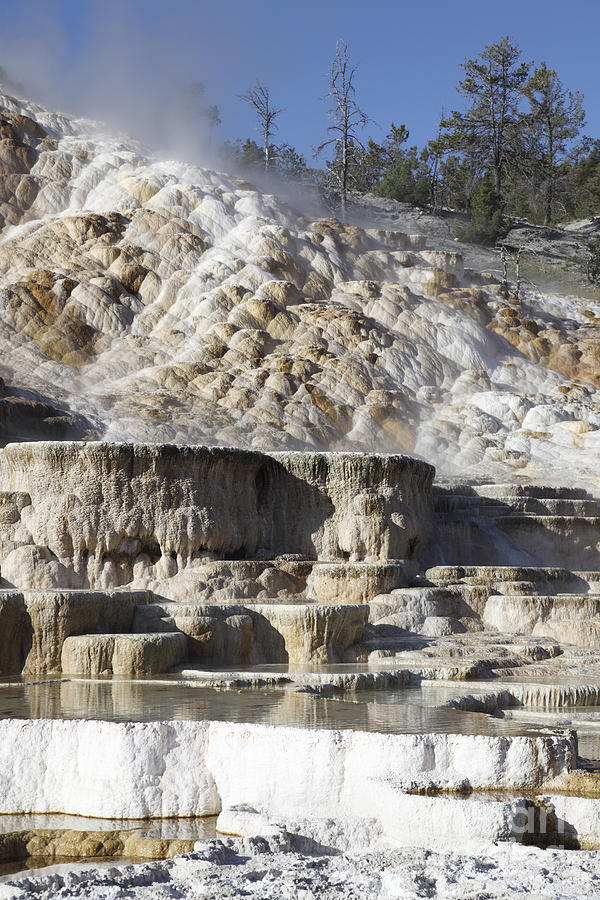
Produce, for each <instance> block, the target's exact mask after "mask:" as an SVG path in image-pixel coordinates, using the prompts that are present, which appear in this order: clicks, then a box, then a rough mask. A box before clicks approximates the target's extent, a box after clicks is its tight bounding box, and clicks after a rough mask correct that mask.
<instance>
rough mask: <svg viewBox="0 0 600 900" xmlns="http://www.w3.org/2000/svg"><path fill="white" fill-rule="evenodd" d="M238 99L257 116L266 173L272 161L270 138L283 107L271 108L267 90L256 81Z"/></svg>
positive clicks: (275, 129) (269, 95)
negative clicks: (250, 107)
mask: <svg viewBox="0 0 600 900" xmlns="http://www.w3.org/2000/svg"><path fill="white" fill-rule="evenodd" d="M240 99H241V100H243V101H244V102H245V103H248V104H250V106H252V107H253V109H254V110H255V112H256V115H257V116H258V121H259V128H258V130H259V131H260V132H261V134H262V137H263V148H264V155H265V169H266V170H267V171H268V169H269V166H270V165H271V161H272V151H273V145H272V137H273V134H274V132H275V131H277V125H276V123H275V119H276V118H277V116H278V115H279V113H281V112H283V110H284V107H283V106H273V104H272V102H271V94H270V92H269V88H268V87H266V86H265V85H264V84H263V83H262V82H261V81H258V80H257V81H256V84H255V85H254V86H253V87H251V88H248V90H247V91H246V93H245V94H241V95H240Z"/></svg>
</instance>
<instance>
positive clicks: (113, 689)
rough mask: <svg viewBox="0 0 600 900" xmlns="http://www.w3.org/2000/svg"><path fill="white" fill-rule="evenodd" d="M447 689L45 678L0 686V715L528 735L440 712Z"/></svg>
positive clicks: (487, 719) (472, 716) (480, 718)
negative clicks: (312, 688)
mask: <svg viewBox="0 0 600 900" xmlns="http://www.w3.org/2000/svg"><path fill="white" fill-rule="evenodd" d="M447 696H448V689H447V688H445V689H444V688H442V687H440V688H439V689H438V690H435V689H432V688H431V687H428V689H427V690H426V691H423V690H421V688H419V687H407V688H401V689H398V690H393V691H377V690H369V691H360V692H357V693H356V694H353V695H351V698H349V697H348V695H345V696H342V697H341V698H340V699H322V698H319V697H314V696H312V695H310V694H306V693H301V692H298V691H297V690H295V689H294V687H293V686H290V687H273V688H261V689H259V690H257V689H239V690H219V689H215V688H207V687H201V686H198V685H197V684H194V683H187V684H184V683H181V682H179V683H176V682H169V681H163V680H161V681H152V680H135V681H133V680H131V681H129V680H117V679H106V680H84V679H72V680H62V679H57V680H54V681H52V680H50V681H44V682H37V683H35V682H29V683H26V682H22V683H16V682H13V683H10V684H7V683H4V684H2V685H0V718H32V719H39V718H50V719H53V718H63V719H65V718H66V719H72V718H85V719H103V720H109V721H114V722H129V721H135V722H146V721H161V720H174V719H178V720H188V721H198V720H205V719H209V720H217V721H231V722H252V723H261V724H264V725H288V726H295V727H303V728H326V729H336V728H341V729H348V728H352V729H357V730H361V731H377V732H389V733H404V732H406V733H412V734H421V733H427V732H447V733H463V734H489V735H493V734H524V733H531V732H532V730H534V731H535V730H536V729H535V728H533V729H532V726H531V725H530V724H528V723H523V722H518V721H512V720H503V719H496V718H493V717H491V716H488V715H485V714H483V713H472V712H463V711H459V710H456V709H440V708H437V704H439V703H441V702H443V700H444V699H446V697H447Z"/></svg>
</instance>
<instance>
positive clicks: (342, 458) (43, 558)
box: [0, 442, 433, 588]
mask: <svg viewBox="0 0 600 900" xmlns="http://www.w3.org/2000/svg"><path fill="white" fill-rule="evenodd" d="M432 478H433V469H432V467H431V466H428V465H427V464H426V463H422V462H418V461H416V460H413V459H410V458H408V457H402V456H366V455H361V454H349V453H345V454H344V453H338V454H296V453H279V454H272V455H270V456H267V455H266V454H260V453H253V452H248V451H240V450H226V449H220V448H212V449H209V448H205V447H196V448H184V447H172V446H164V445H163V446H160V445H157V446H139V445H135V446H134V445H122V444H121V445H120V444H102V443H87V444H77V443H66V444H60V443H48V442H42V443H36V444H20V445H17V444H14V445H10V446H8V447H6V448H5V449H4V451H2V454H1V455H0V484H2V487H3V489H4V492H5V493H4V496H5V498H6V503H7V504H8V507H7V508H8V509H9V512H8V513H7V517H6V518H7V520H10V521H7V523H6V525H4V526H2V528H3V533H2V535H1V540H2V543H1V545H0V546H1V550H0V552H1V554H2V556H1V558H0V566H1V569H2V576H3V578H4V580H5V583H7V582H8V583H9V584H11V585H15V586H19V587H40V588H42V587H54V586H58V585H60V586H64V587H94V586H99V585H105V586H109V585H110V586H117V585H124V584H129V583H131V582H135V583H138V584H141V583H142V582H144V581H148V580H149V579H152V578H158V577H160V576H161V575H162V576H163V577H167V578H168V577H172V576H174V575H176V574H177V573H178V572H179V571H181V570H183V569H186V568H188V567H193V566H194V565H197V564H200V563H202V562H205V561H206V560H207V559H218V558H221V559H223V558H231V559H256V558H266V559H268V558H272V557H277V556H279V555H281V554H295V555H297V556H300V557H303V558H305V559H309V560H340V561H343V560H349V561H376V560H386V559H399V558H410V557H414V556H415V555H417V554H418V552H419V551H420V549H421V548H422V546H423V544H424V543H425V541H426V540H428V538H429V536H430V532H431V527H432V507H431V481H432ZM17 500H18V501H19V502H17Z"/></svg>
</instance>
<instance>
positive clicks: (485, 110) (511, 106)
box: [444, 37, 530, 203]
mask: <svg viewBox="0 0 600 900" xmlns="http://www.w3.org/2000/svg"><path fill="white" fill-rule="evenodd" d="M520 57H521V51H520V50H519V47H518V46H517V44H515V43H513V42H512V41H511V40H510V38H508V37H505V38H503V39H502V40H501V41H499V42H498V43H497V44H490V45H489V46H488V47H485V48H484V50H483V51H482V53H481V56H480V57H479V58H478V59H466V60H465V61H464V63H463V64H462V67H463V69H464V71H465V78H464V80H463V81H461V82H459V84H458V87H457V90H458V92H459V94H461V95H462V96H463V97H464V98H465V100H466V101H467V104H468V106H467V109H466V111H465V112H461V111H457V110H454V111H453V112H452V113H451V115H450V117H449V119H447V120H445V122H444V128H445V142H446V146H447V147H448V148H449V149H450V150H455V151H458V152H460V153H462V154H465V155H466V156H468V157H469V158H470V159H471V160H472V162H473V165H474V166H476V167H478V168H483V169H485V170H486V171H487V172H489V174H490V178H491V182H492V189H493V191H494V193H495V194H496V197H497V202H498V203H501V202H502V189H503V181H504V177H505V175H506V173H507V170H508V168H509V165H510V163H511V161H512V159H513V158H514V157H515V156H516V155H517V154H518V150H519V131H520V128H521V126H522V114H521V112H520V109H519V102H520V100H521V97H522V90H523V86H524V84H525V82H526V80H527V76H528V74H529V69H530V64H529V63H524V62H521V61H520Z"/></svg>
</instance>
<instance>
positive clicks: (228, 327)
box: [0, 39, 600, 900]
mask: <svg viewBox="0 0 600 900" xmlns="http://www.w3.org/2000/svg"><path fill="white" fill-rule="evenodd" d="M507 40H508V39H507ZM339 47H340V45H338V52H340V51H339ZM488 49H489V48H488ZM0 74H2V73H0ZM554 74H556V73H554ZM532 90H533V89H532ZM13 93H17V94H19V96H20V93H21V92H20V91H17V90H15V91H14V92H12V93H11V92H10V91H9V90H8V89H7V91H6V93H4V94H1V95H0V174H1V176H2V178H1V179H0V181H1V184H0V219H1V222H0V224H1V225H2V228H1V231H0V375H1V376H2V377H1V378H0V900H13V898H14V900H29V898H31V900H34V898H38V900H50V898H54V897H57V898H58V897H60V898H65V900H67V898H95V900H96V898H97V900H116V898H124V897H128V898H132V900H150V898H152V900H162V898H164V900H167V898H174V897H177V898H184V900H193V898H200V897H202V898H207V900H210V898H215V900H217V898H225V897H255V898H261V900H262V898H264V900H267V898H273V900H280V898H290V900H292V898H299V900H312V898H317V897H318V898H325V900H328V898H331V900H334V898H339V900H360V898H369V897H373V898H380V900H394V898H395V900H400V898H413V897H447V898H456V900H459V898H461V900H462V898H467V897H469V898H484V897H485V898H503V897H512V896H515V897H524V896H531V897H538V898H555V897H561V898H563V897H564V898H583V897H586V898H587V897H589V898H594V897H596V898H600V661H599V659H598V648H599V647H600V483H599V481H598V448H599V447H600V403H599V394H598V391H599V390H600V376H599V375H598V369H597V364H598V360H599V359H600V349H599V348H600V341H599V339H598V332H597V330H596V329H597V327H598V326H597V322H598V317H597V316H596V315H595V313H592V312H590V311H589V309H587V307H586V309H583V306H582V304H583V303H584V302H586V301H584V300H583V299H581V298H579V297H574V296H571V295H569V296H567V295H564V296H563V295H562V294H560V293H557V292H556V291H555V292H550V291H548V292H544V291H540V290H533V289H532V288H531V287H530V286H529V287H525V288H524V287H523V286H522V285H521V284H520V285H519V287H518V289H517V288H516V287H515V285H514V284H512V285H511V284H508V283H505V282H506V279H505V278H504V277H502V276H501V275H498V274H497V273H496V274H489V273H486V272H485V270H484V269H483V268H482V266H483V264H481V266H478V265H476V264H474V262H473V260H475V262H477V260H478V259H479V257H476V256H472V254H473V253H475V251H474V250H472V248H471V249H469V248H468V247H466V245H464V246H463V244H461V243H460V242H459V241H454V242H453V243H452V245H450V242H449V240H446V239H443V240H442V239H441V238H440V242H439V245H437V244H436V237H437V236H439V229H441V224H439V223H440V222H442V221H443V219H439V218H438V219H437V220H436V221H437V222H438V226H437V227H438V232H437V233H436V232H432V234H429V235H428V234H426V233H425V231H426V229H425V228H424V226H423V227H421V229H420V231H419V233H414V232H411V231H408V232H407V233H404V231H403V230H402V229H401V228H400V227H399V225H398V217H399V216H400V211H401V205H400V204H396V205H394V202H395V201H393V200H388V201H384V200H383V199H382V198H379V200H378V199H377V198H374V197H373V198H372V199H371V200H368V199H367V200H365V198H364V197H363V198H362V199H358V198H356V203H355V215H356V216H358V212H356V210H361V211H362V213H361V215H362V216H363V218H364V219H365V221H366V224H367V226H368V227H364V228H362V227H359V226H358V225H357V224H352V221H353V220H352V217H351V216H349V215H341V214H340V216H339V217H337V216H333V215H328V214H321V215H314V216H313V215H309V214H308V213H306V212H303V211H298V210H297V209H296V207H295V205H294V202H293V200H285V199H282V198H281V196H279V195H278V192H277V191H276V192H275V193H271V192H269V191H267V189H266V188H261V186H260V185H261V184H263V183H264V180H263V181H261V179H260V178H258V177H257V179H254V180H253V179H252V178H251V177H250V176H248V178H247V179H246V178H245V177H244V178H242V177H241V176H240V175H239V174H237V175H236V174H233V175H232V174H226V173H225V172H221V171H217V170H215V169H212V168H203V167H199V166H197V165H194V164H192V163H188V162H181V161H177V160H165V159H164V158H162V157H161V155H160V154H158V153H154V152H152V151H150V150H149V149H147V148H146V147H145V146H143V145H142V144H141V143H139V142H137V141H136V140H134V139H133V138H128V137H126V136H123V135H120V136H119V135H117V136H114V135H111V133H110V129H108V128H107V126H104V125H100V124H98V123H96V122H94V121H91V120H88V119H83V118H76V117H73V116H68V115H64V114H60V113H57V112H53V111H51V110H50V109H47V108H45V107H44V106H41V105H39V104H37V103H35V102H32V101H30V100H28V99H19V98H18V97H16V96H13ZM246 99H247V98H246ZM215 108H216V107H215ZM205 112H206V110H205ZM217 118H218V116H217ZM259 149H260V148H259ZM280 149H281V148H280ZM267 151H268V142H267ZM278 152H279V151H278ZM565 164H566V163H565ZM255 181H256V183H255ZM557 190H558V187H557ZM279 193H281V192H279ZM386 204H387V205H386ZM342 209H343V211H344V212H345V206H343V207H342ZM424 215H425V214H424ZM369 217H370V219H371V220H375V221H374V223H373V221H371V222H370V224H369V221H368V220H369ZM386 217H387V218H386ZM394 217H395V218H394ZM425 218H426V217H425ZM430 218H433V217H430ZM355 220H356V221H357V219H355ZM404 221H409V222H410V216H409V214H408V213H407V212H406V210H405V211H404ZM414 221H416V219H415V220H414ZM377 223H379V225H378V226H377ZM517 226H518V227H517ZM517 226H515V228H516V230H517V231H519V229H521V230H522V229H524V228H525V225H523V224H520V225H519V223H517ZM527 227H529V226H527ZM532 227H533V226H532ZM590 227H592V226H590ZM594 227H595V226H594ZM432 228H433V226H432ZM565 234H566V235H567V236H568V232H567V231H566V230H565V231H564V233H563V237H562V238H560V239H561V240H563V238H564V240H566V239H567V238H565V237H564V235H565ZM558 240H559V238H557V237H556V235H554V236H553V233H549V232H548V233H547V232H546V231H543V232H542V230H540V231H539V233H538V244H536V247H537V248H538V249H537V250H536V253H538V252H539V253H546V252H549V251H548V250H547V246H548V242H550V243H551V242H552V241H558ZM486 252H488V251H486ZM505 252H506V251H505ZM557 252H558V251H557ZM561 252H562V251H561ZM590 252H591V251H590ZM481 253H482V254H483V253H484V251H483V250H482V251H481ZM470 254H471V255H470ZM491 258H492V257H491V251H489V252H488V256H487V257H486V259H487V261H489V260H490V259H491ZM561 258H562V257H561ZM466 263H468V264H466ZM519 291H520V293H519ZM599 314H600V313H599Z"/></svg>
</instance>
